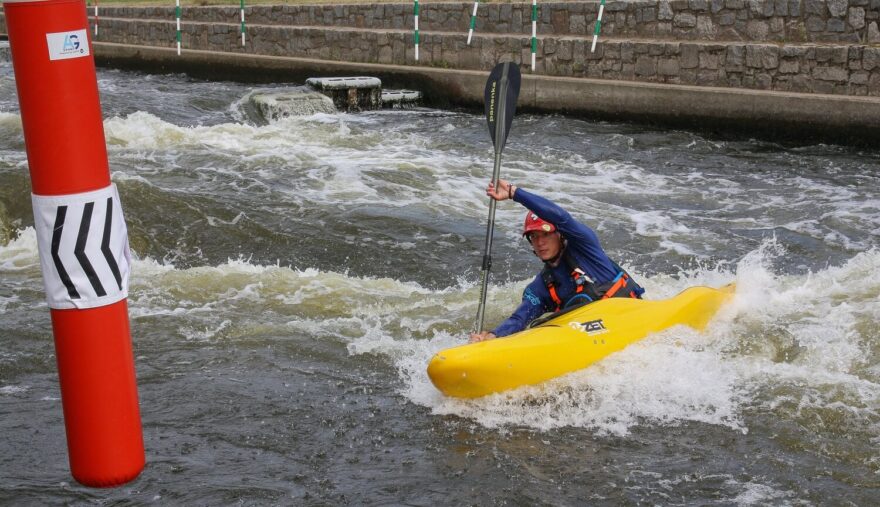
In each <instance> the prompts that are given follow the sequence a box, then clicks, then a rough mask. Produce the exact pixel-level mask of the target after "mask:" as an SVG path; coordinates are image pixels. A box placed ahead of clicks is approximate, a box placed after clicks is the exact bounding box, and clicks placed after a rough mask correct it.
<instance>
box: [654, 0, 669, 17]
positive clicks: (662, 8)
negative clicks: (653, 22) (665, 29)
mask: <svg viewBox="0 0 880 507" xmlns="http://www.w3.org/2000/svg"><path fill="white" fill-rule="evenodd" d="M657 8H658V10H657V19H659V20H661V21H669V20H671V19H672V18H673V12H672V7H671V6H670V5H669V0H660V2H659V3H658V4H657Z"/></svg>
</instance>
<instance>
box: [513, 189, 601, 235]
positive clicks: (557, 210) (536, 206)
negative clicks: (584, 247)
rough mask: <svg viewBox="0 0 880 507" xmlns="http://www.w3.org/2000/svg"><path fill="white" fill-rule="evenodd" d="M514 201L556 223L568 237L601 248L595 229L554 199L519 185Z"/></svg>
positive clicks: (558, 228)
mask: <svg viewBox="0 0 880 507" xmlns="http://www.w3.org/2000/svg"><path fill="white" fill-rule="evenodd" d="M513 201H514V202H518V203H520V204H522V205H523V206H525V207H526V209H528V210H531V211H532V212H533V213H535V214H536V215H538V216H539V217H541V218H542V219H544V220H546V221H547V222H550V223H551V224H553V225H555V226H556V229H557V230H558V231H559V232H561V233H562V235H563V236H565V238H566V239H568V240H574V241H577V242H579V243H582V244H589V245H591V246H593V245H594V246H595V247H596V248H598V249H601V246H600V244H599V237H598V236H596V233H595V232H594V231H593V229H590V228H589V227H587V226H586V225H584V224H582V223H580V222H578V221H577V220H575V219H574V217H573V216H571V213H569V212H567V211H565V210H564V209H563V208H562V207H560V206H559V205H558V204H556V203H554V202H553V201H551V200H549V199H547V198H544V197H541V196H540V195H537V194H533V193H532V192H529V191H527V190H523V189H521V188H519V187H517V186H514V192H513Z"/></svg>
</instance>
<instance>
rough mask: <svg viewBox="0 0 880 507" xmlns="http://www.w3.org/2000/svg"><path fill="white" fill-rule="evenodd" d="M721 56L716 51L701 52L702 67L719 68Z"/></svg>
mask: <svg viewBox="0 0 880 507" xmlns="http://www.w3.org/2000/svg"><path fill="white" fill-rule="evenodd" d="M719 60H720V56H719V55H718V54H714V53H707V52H702V53H700V68H701V69H712V70H717V69H718V67H719V65H718V64H719Z"/></svg>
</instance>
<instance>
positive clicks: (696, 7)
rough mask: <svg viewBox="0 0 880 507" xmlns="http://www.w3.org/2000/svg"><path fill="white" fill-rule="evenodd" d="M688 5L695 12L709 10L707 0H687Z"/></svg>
mask: <svg viewBox="0 0 880 507" xmlns="http://www.w3.org/2000/svg"><path fill="white" fill-rule="evenodd" d="M688 7H689V8H690V10H692V11H695V12H706V11H708V10H709V0H688Z"/></svg>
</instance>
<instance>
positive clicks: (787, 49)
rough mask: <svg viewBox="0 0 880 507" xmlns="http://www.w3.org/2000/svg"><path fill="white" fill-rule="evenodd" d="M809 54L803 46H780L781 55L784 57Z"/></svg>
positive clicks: (797, 56)
mask: <svg viewBox="0 0 880 507" xmlns="http://www.w3.org/2000/svg"><path fill="white" fill-rule="evenodd" d="M805 54H807V49H806V48H805V47H803V46H782V47H781V48H779V56H780V57H782V58H799V57H801V56H804V55H805Z"/></svg>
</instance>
